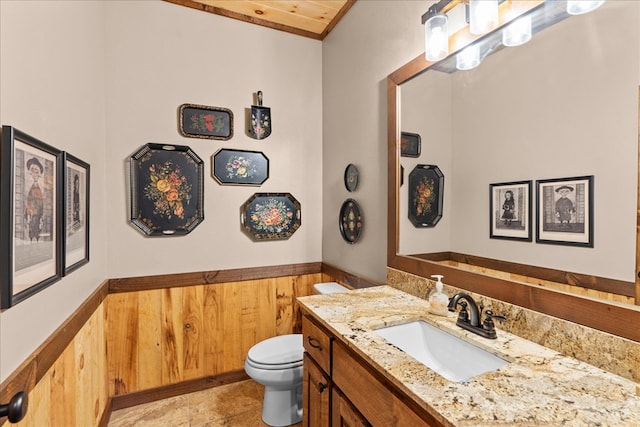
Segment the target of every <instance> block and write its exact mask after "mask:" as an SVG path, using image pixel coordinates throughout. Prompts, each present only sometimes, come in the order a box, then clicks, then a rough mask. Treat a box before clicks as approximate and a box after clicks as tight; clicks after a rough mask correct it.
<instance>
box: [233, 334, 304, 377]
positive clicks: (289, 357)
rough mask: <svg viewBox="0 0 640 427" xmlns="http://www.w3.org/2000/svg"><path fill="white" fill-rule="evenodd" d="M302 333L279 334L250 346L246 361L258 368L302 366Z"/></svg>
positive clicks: (275, 368)
mask: <svg viewBox="0 0 640 427" xmlns="http://www.w3.org/2000/svg"><path fill="white" fill-rule="evenodd" d="M303 353H304V347H303V345H302V334H289V335H279V336H276V337H273V338H269V339H266V340H264V341H261V342H259V343H258V344H256V345H254V346H253V347H251V349H250V350H249V353H248V354H247V360H246V362H247V363H248V364H250V365H251V366H253V367H255V368H258V369H266V370H279V369H292V368H297V367H299V366H302V355H303Z"/></svg>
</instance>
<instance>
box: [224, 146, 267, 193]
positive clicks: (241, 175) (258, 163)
mask: <svg viewBox="0 0 640 427" xmlns="http://www.w3.org/2000/svg"><path fill="white" fill-rule="evenodd" d="M211 164H212V165H213V177H214V178H215V179H216V181H218V182H219V183H220V184H222V185H262V183H263V182H265V181H266V180H267V179H268V178H269V159H268V158H267V156H265V155H264V153H262V152H260V151H247V150H230V149H227V148H222V149H220V150H218V152H217V153H216V154H214V155H213V161H212V162H211Z"/></svg>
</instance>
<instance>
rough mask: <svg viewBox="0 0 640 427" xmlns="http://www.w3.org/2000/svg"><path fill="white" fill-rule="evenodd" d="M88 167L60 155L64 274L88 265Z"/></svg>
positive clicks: (68, 156) (70, 156)
mask: <svg viewBox="0 0 640 427" xmlns="http://www.w3.org/2000/svg"><path fill="white" fill-rule="evenodd" d="M89 171H90V167H89V164H88V163H86V162H83V161H82V160H80V159H78V158H77V157H75V156H73V155H71V154H69V153H66V152H65V153H64V232H65V234H64V239H63V248H64V250H63V254H64V274H68V273H70V272H72V271H73V270H76V269H78V268H80V267H82V266H83V265H85V264H86V263H88V262H89Z"/></svg>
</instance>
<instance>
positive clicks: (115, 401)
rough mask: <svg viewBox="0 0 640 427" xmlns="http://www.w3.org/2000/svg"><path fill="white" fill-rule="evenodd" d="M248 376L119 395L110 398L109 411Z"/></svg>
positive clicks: (227, 376)
mask: <svg viewBox="0 0 640 427" xmlns="http://www.w3.org/2000/svg"><path fill="white" fill-rule="evenodd" d="M248 379H249V376H248V375H247V374H246V373H245V372H244V370H238V371H231V372H225V373H224V374H219V375H213V376H208V377H203V378H196V379H193V380H188V381H182V382H179V383H175V384H169V385H165V386H161V387H155V388H150V389H147V390H141V391H136V392H133V393H127V394H121V395H118V396H113V397H111V407H110V408H109V410H110V412H111V411H117V410H118V409H124V408H130V407H132V406H137V405H141V404H143V403H149V402H155V401H157V400H162V399H167V398H169V397H175V396H180V395H183V394H187V393H193V392H195V391H200V390H206V389H208V388H213V387H220V386H222V385H226V384H231V383H235V382H239V381H244V380H248Z"/></svg>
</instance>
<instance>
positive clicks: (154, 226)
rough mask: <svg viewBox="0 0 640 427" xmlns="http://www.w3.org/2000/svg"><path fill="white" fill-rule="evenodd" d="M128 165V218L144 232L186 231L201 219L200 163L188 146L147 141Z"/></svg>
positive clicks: (202, 189)
mask: <svg viewBox="0 0 640 427" xmlns="http://www.w3.org/2000/svg"><path fill="white" fill-rule="evenodd" d="M130 168H131V218H130V219H131V223H132V224H133V225H135V226H136V227H137V228H138V229H140V231H142V232H143V233H144V234H146V235H148V236H168V235H180V234H187V233H189V232H191V231H192V230H193V229H194V228H195V227H196V226H198V224H200V223H201V222H202V221H203V220H204V207H203V205H204V203H203V201H204V163H203V161H202V159H200V157H198V155H197V154H196V153H195V152H193V151H192V150H191V148H189V147H187V146H184V145H170V144H152V143H149V144H146V145H144V146H142V147H141V148H140V149H139V150H138V151H137V152H136V153H135V154H134V155H133V156H131V159H130Z"/></svg>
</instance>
